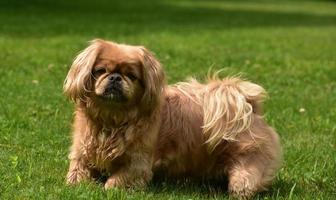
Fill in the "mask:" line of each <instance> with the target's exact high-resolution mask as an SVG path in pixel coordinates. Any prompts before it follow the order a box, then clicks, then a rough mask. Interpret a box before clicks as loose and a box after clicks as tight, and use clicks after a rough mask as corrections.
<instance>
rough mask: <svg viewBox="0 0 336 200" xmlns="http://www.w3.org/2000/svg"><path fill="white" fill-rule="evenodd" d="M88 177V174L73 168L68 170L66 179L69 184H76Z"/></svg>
mask: <svg viewBox="0 0 336 200" xmlns="http://www.w3.org/2000/svg"><path fill="white" fill-rule="evenodd" d="M87 178H88V176H87V175H86V174H85V173H84V172H80V171H79V170H73V171H69V172H68V174H67V180H66V181H67V184H68V185H76V184H78V183H80V182H81V181H82V180H85V179H87Z"/></svg>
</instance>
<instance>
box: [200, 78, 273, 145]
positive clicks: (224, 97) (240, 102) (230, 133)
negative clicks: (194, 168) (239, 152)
mask: <svg viewBox="0 0 336 200" xmlns="http://www.w3.org/2000/svg"><path fill="white" fill-rule="evenodd" d="M265 96H266V92H265V90H264V89H263V88H262V87H261V86H259V85H257V84H254V83H251V82H248V81H243V80H241V79H238V78H226V79H223V80H211V81H210V83H209V84H208V85H207V86H206V91H204V96H203V98H202V100H203V101H202V107H203V112H204V113H203V115H204V117H203V133H204V135H205V136H206V138H207V141H206V144H207V145H208V149H209V150H210V151H213V150H214V149H215V148H216V146H217V145H218V144H219V143H220V142H221V141H222V140H227V141H235V140H236V138H237V135H239V134H240V133H243V132H248V131H250V126H251V122H252V117H253V113H257V114H261V102H262V101H263V100H264V97H265Z"/></svg>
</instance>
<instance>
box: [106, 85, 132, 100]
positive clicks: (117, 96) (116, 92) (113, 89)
mask: <svg viewBox="0 0 336 200" xmlns="http://www.w3.org/2000/svg"><path fill="white" fill-rule="evenodd" d="M102 97H103V98H104V99H107V100H112V101H115V102H118V103H121V102H125V101H126V100H127V98H126V96H125V95H124V93H123V90H122V88H121V87H119V86H114V85H111V86H108V87H107V88H106V89H105V91H104V92H103V94H102Z"/></svg>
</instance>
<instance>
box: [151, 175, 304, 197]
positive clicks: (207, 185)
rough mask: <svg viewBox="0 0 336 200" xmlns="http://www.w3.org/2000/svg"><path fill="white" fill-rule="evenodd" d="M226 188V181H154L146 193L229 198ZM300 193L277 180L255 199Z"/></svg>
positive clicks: (289, 182)
mask: <svg viewBox="0 0 336 200" xmlns="http://www.w3.org/2000/svg"><path fill="white" fill-rule="evenodd" d="M227 186H228V181H227V179H224V180H222V181H214V180H212V181H195V180H192V181H191V180H180V181H167V180H162V179H155V180H154V181H153V182H152V184H151V185H150V187H149V188H148V191H149V192H153V193H155V194H176V192H177V188H178V193H179V194H180V195H188V196H195V195H196V196H200V197H204V198H217V197H229V196H228V187H227ZM293 186H294V187H293ZM300 191H301V190H300V188H299V186H298V185H296V184H295V182H294V181H285V180H277V181H275V182H274V183H273V184H272V185H271V186H270V187H269V190H267V191H264V192H261V193H259V194H257V195H256V198H257V199H258V198H262V199H263V198H265V197H270V198H279V197H282V198H288V197H289V196H291V195H293V194H292V193H295V194H297V193H298V192H300Z"/></svg>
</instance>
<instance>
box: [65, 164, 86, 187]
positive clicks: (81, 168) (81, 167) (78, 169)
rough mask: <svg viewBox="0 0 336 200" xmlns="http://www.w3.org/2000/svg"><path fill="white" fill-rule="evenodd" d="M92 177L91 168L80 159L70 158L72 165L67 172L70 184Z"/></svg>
mask: <svg viewBox="0 0 336 200" xmlns="http://www.w3.org/2000/svg"><path fill="white" fill-rule="evenodd" d="M88 179H90V169H89V168H88V167H87V166H85V164H84V163H83V162H82V161H81V160H78V159H72V160H70V167H69V171H68V174H67V183H68V184H77V183H79V182H81V181H83V180H88Z"/></svg>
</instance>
